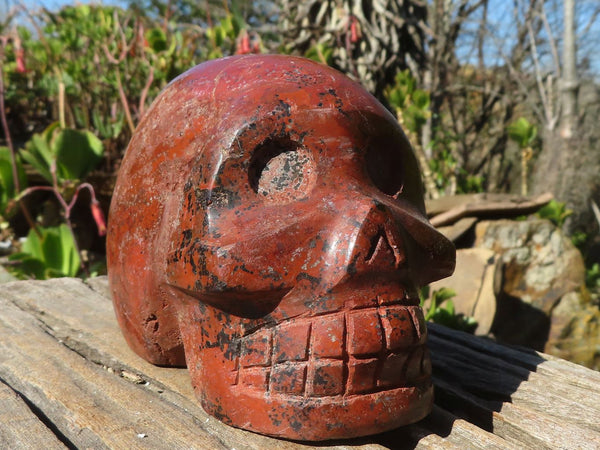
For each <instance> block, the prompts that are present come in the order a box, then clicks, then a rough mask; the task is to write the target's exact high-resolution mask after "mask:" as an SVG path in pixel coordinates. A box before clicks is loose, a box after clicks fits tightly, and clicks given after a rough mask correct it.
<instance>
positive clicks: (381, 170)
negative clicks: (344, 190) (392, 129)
mask: <svg viewBox="0 0 600 450" xmlns="http://www.w3.org/2000/svg"><path fill="white" fill-rule="evenodd" d="M365 160H366V161H365V162H366V166H367V173H368V174H369V177H370V178H371V181H372V182H373V184H375V186H377V188H378V189H379V190H380V191H382V192H384V193H385V194H387V195H389V196H391V197H396V196H398V195H399V194H401V193H402V190H403V188H404V174H403V163H402V155H401V153H400V152H399V151H398V150H397V149H396V148H394V147H390V146H389V144H388V145H387V146H386V145H385V144H383V145H378V146H377V148H371V149H369V150H368V151H367V154H366V156H365Z"/></svg>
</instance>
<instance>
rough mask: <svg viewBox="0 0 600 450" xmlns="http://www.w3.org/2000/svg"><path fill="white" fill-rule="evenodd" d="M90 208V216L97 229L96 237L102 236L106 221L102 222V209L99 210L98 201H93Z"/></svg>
mask: <svg viewBox="0 0 600 450" xmlns="http://www.w3.org/2000/svg"><path fill="white" fill-rule="evenodd" d="M90 208H91V209H92V216H93V217H94V221H95V222H96V226H97V227H98V236H104V235H105V234H106V221H105V220H104V213H103V212H102V208H100V204H99V203H98V200H96V199H93V200H92V202H91V204H90Z"/></svg>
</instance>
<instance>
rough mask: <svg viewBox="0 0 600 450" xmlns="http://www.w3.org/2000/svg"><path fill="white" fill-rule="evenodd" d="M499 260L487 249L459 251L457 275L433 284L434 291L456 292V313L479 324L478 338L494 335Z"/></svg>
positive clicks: (477, 329) (476, 331) (476, 330)
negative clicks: (495, 281) (446, 290)
mask: <svg viewBox="0 0 600 450" xmlns="http://www.w3.org/2000/svg"><path fill="white" fill-rule="evenodd" d="M496 261H497V255H496V253H494V252H493V251H492V250H489V249H486V248H468V249H460V250H457V252H456V270H455V271H454V274H453V275H452V276H451V277H449V278H445V279H443V280H440V281H436V282H435V283H432V284H431V289H432V290H439V289H441V288H442V287H447V288H450V289H452V290H453V291H454V292H456V297H454V298H453V299H452V301H453V302H454V307H455V308H456V311H458V312H460V313H462V314H464V315H465V316H471V317H473V318H474V319H475V320H476V321H477V328H476V329H475V334H478V335H487V334H488V333H489V332H490V330H491V328H492V323H493V321H494V317H495V315H496V297H495V296H494V272H495V267H496Z"/></svg>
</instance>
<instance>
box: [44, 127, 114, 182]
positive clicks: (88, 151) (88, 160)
mask: <svg viewBox="0 0 600 450" xmlns="http://www.w3.org/2000/svg"><path fill="white" fill-rule="evenodd" d="M52 147H53V152H54V153H55V155H56V165H57V170H58V176H59V178H61V179H66V180H79V179H82V178H84V177H85V176H86V175H87V174H88V173H89V172H90V171H92V170H93V169H94V168H95V167H96V166H97V165H98V163H99V162H100V160H101V159H102V154H103V152H104V147H103V145H102V141H101V140H100V139H98V138H97V137H96V136H95V135H94V134H93V133H91V132H90V131H78V130H72V129H69V128H66V129H64V130H61V131H60V132H59V133H58V135H57V136H56V138H55V140H54V142H53V143H52Z"/></svg>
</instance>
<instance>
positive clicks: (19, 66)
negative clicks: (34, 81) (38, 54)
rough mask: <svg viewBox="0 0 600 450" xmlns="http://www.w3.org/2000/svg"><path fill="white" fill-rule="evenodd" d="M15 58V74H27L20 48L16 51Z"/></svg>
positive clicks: (23, 53)
mask: <svg viewBox="0 0 600 450" xmlns="http://www.w3.org/2000/svg"><path fill="white" fill-rule="evenodd" d="M15 57H16V60H17V72H19V73H25V72H27V67H26V66H25V50H23V49H22V48H18V49H16V51H15Z"/></svg>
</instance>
